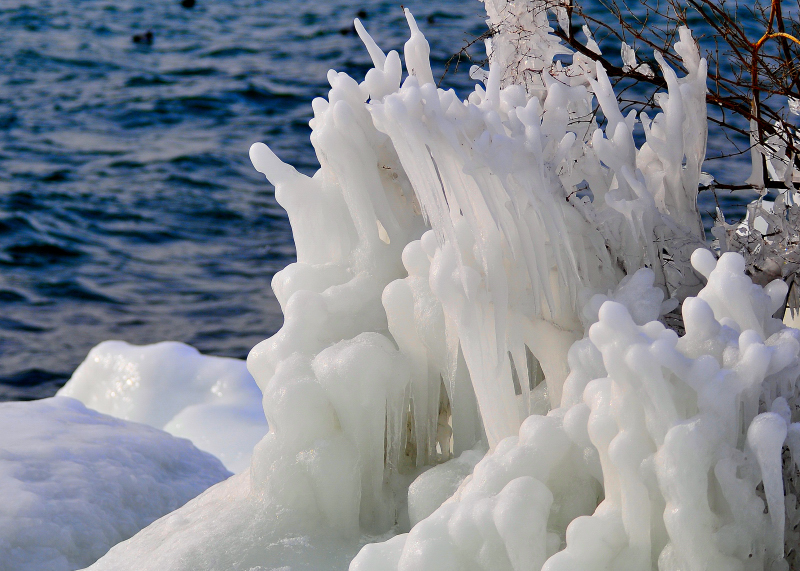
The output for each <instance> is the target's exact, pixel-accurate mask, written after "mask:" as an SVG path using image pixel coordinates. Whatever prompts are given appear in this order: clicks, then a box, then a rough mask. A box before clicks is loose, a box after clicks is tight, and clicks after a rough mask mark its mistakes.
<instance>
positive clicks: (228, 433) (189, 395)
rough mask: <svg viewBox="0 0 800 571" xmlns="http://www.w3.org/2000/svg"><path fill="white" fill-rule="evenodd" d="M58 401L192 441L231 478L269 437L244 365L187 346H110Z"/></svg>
mask: <svg viewBox="0 0 800 571" xmlns="http://www.w3.org/2000/svg"><path fill="white" fill-rule="evenodd" d="M58 395H60V396H67V397H72V398H75V399H78V400H79V401H81V402H82V403H83V404H85V405H86V406H88V407H90V408H92V409H94V410H97V411H100V412H102V413H105V414H110V415H111V416H116V417H118V418H122V419H124V420H132V421H134V422H141V423H144V424H148V425H150V426H154V427H155V428H160V429H161V430H164V431H166V432H169V433H170V434H172V435H173V436H178V437H180V438H188V439H189V440H191V441H192V443H193V444H194V445H195V446H197V447H198V448H200V449H201V450H205V451H206V452H210V453H211V454H214V455H215V456H216V457H217V458H219V459H220V460H222V462H223V463H224V464H225V466H226V467H227V468H228V469H229V470H230V471H232V472H241V471H242V470H245V469H247V467H248V466H250V454H251V453H252V451H253V447H254V446H255V445H256V443H258V441H259V440H261V438H262V437H263V436H264V435H265V434H266V433H267V430H268V427H267V421H266V419H265V418H264V409H263V408H262V406H261V392H260V391H259V390H258V386H257V385H256V383H255V381H254V380H253V377H252V376H251V375H250V373H248V372H247V367H246V366H245V363H244V361H241V360H238V359H227V358H223V357H210V356H206V355H201V354H200V353H198V351H197V349H195V348H193V347H190V346H188V345H184V344H183V343H175V342H163V343H156V344H155V345H146V346H143V347H139V346H135V345H130V344H128V343H125V342H124V341H105V342H103V343H101V344H100V345H98V346H97V347H95V348H93V349H92V350H91V351H90V352H89V355H87V357H86V359H85V360H84V362H83V363H81V364H80V366H79V367H78V368H77V369H76V370H75V373H73V375H72V378H71V379H70V380H69V381H68V382H67V384H66V385H64V387H63V388H62V389H61V390H59V391H58Z"/></svg>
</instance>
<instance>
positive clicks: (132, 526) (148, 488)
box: [0, 397, 230, 571]
mask: <svg viewBox="0 0 800 571" xmlns="http://www.w3.org/2000/svg"><path fill="white" fill-rule="evenodd" d="M0 434H2V437H0V498H2V502H0V554H2V555H0V569H2V570H4V571H68V570H72V569H78V568H81V567H84V566H86V565H89V564H91V563H92V562H93V561H95V560H96V559H97V558H99V557H100V556H101V555H103V554H104V553H105V552H106V551H107V550H108V549H109V548H110V547H111V546H112V545H114V544H116V543H118V542H119V541H122V540H124V539H127V538H128V537H131V536H132V535H133V534H135V533H136V532H137V531H139V530H140V529H142V528H144V527H145V526H147V525H149V524H150V523H151V522H152V521H154V520H155V519H157V518H159V517H161V516H162V515H164V514H166V513H169V512H171V511H173V510H175V509H177V508H179V507H180V506H181V505H183V504H184V503H186V502H187V501H188V500H190V499H191V498H193V497H195V496H196V495H197V494H199V493H200V492H202V491H203V490H205V489H206V488H208V487H209V486H211V485H212V484H216V483H217V482H219V481H220V480H223V479H225V478H227V477H228V476H229V475H230V474H229V473H228V472H227V471H226V470H225V469H224V467H223V466H222V464H220V462H219V461H218V460H217V459H216V458H214V457H213V456H211V455H209V454H206V453H204V452H201V451H199V450H197V449H196V448H195V447H194V446H192V445H191V443H190V442H188V441H186V440H182V439H178V438H174V437H172V436H170V435H168V434H165V433H164V432H161V431H159V430H155V429H153V428H150V427H148V426H143V425H141V424H137V423H133V422H126V421H123V420H119V419H115V418H111V417H109V416H106V415H104V414H100V413H97V412H94V411H92V410H89V409H87V408H86V407H84V406H83V405H82V404H81V403H80V402H78V401H76V400H74V399H70V398H64V397H55V398H51V399H44V400H40V401H33V402H14V403H2V404H0Z"/></svg>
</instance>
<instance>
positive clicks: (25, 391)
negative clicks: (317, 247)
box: [0, 0, 741, 400]
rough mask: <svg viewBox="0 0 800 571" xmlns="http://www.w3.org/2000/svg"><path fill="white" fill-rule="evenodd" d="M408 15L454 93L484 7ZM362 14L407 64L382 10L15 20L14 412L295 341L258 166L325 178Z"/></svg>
mask: <svg viewBox="0 0 800 571" xmlns="http://www.w3.org/2000/svg"><path fill="white" fill-rule="evenodd" d="M405 2H406V5H407V6H409V7H410V8H411V9H412V11H413V12H414V13H415V15H416V16H417V18H418V20H419V21H420V23H421V25H422V27H423V28H424V30H425V31H426V33H427V36H428V39H429V41H430V43H431V48H432V56H433V57H432V59H433V67H434V73H435V74H437V75H438V74H441V73H442V71H443V69H444V65H445V61H446V60H447V59H448V58H449V57H450V55H452V54H453V53H455V52H457V51H458V50H459V49H460V48H461V47H462V46H463V45H464V42H465V40H466V39H468V38H472V37H475V36H477V35H478V34H480V33H481V32H482V31H484V30H485V25H484V23H483V18H484V16H483V13H482V10H483V6H482V4H480V3H479V2H477V1H472V0H426V1H419V0H405ZM359 10H364V11H365V14H362V19H363V20H364V23H365V25H366V26H367V27H368V29H369V30H370V31H371V32H373V35H374V37H375V38H376V40H377V41H378V43H379V44H380V45H381V46H382V47H383V48H384V49H401V48H402V44H403V43H404V42H405V40H406V38H407V28H406V25H405V21H404V18H403V15H402V12H401V9H400V5H399V3H396V2H385V1H381V0H363V1H358V2H356V1H354V0H325V1H314V0H286V1H269V2H263V1H258V0H213V1H212V0H197V3H196V6H195V7H194V8H192V9H184V8H182V7H181V5H180V3H179V1H178V0H160V1H155V0H149V1H145V0H117V1H111V0H80V2H76V1H74V0H50V1H47V0H30V1H29V2H23V1H20V0H3V1H2V2H0V30H2V34H0V62H1V63H2V67H3V74H2V78H0V400H8V399H32V398H40V397H45V396H50V395H52V394H53V393H54V392H55V390H56V389H57V388H58V387H59V386H61V385H62V384H63V383H64V382H65V381H66V379H67V378H68V377H69V375H70V374H71V372H72V371H73V370H74V369H75V367H76V366H77V365H78V364H79V363H80V361H81V360H82V359H83V358H84V356H85V355H86V353H87V352H88V350H89V349H90V348H91V347H92V346H93V345H95V344H96V343H98V342H100V341H102V340H105V339H123V340H126V341H129V342H132V343H151V342H156V341H160V340H165V339H173V340H178V341H183V342H186V343H189V344H191V345H194V346H195V347H197V348H198V349H199V350H200V351H203V352H206V353H211V354H217V355H226V356H232V357H240V358H243V357H245V356H246V355H247V352H248V351H249V349H250V348H251V347H252V346H253V345H255V344H256V343H257V342H259V341H260V340H262V339H264V338H266V337H268V336H269V335H271V334H272V333H274V332H275V331H276V330H277V329H278V328H279V327H280V325H281V322H282V317H281V313H280V309H279V307H278V304H277V302H276V301H275V299H274V297H273V295H272V292H271V290H270V287H269V284H270V279H271V278H272V276H273V274H274V273H275V272H276V271H277V270H279V269H281V268H282V267H284V266H285V265H287V264H288V263H290V262H291V261H293V259H294V246H293V243H292V237H291V231H290V227H289V224H288V221H287V218H286V216H285V215H284V212H283V211H282V210H281V209H280V207H278V205H277V204H276V203H275V200H274V197H273V191H272V188H271V187H270V186H269V185H268V183H267V182H266V181H265V180H264V179H263V177H262V176H261V175H260V174H258V173H256V172H255V171H254V170H253V168H252V166H251V165H250V162H249V160H248V156H247V151H248V148H249V146H250V144H251V143H253V142H255V141H260V140H261V141H266V142H268V143H269V144H270V145H271V147H272V148H273V149H274V150H275V151H276V152H277V153H278V154H279V156H281V157H282V158H283V159H284V160H286V161H287V162H290V163H291V164H293V165H295V166H297V167H298V168H299V169H300V170H302V171H304V172H307V173H311V172H313V171H314V170H315V168H316V165H317V163H316V159H315V157H314V154H313V150H312V148H311V145H310V143H309V142H308V137H309V134H310V130H309V127H308V120H309V119H310V118H311V106H310V102H311V100H312V99H313V98H314V97H317V96H320V95H325V94H326V93H327V89H328V87H327V84H326V82H325V77H326V72H327V70H328V69H330V68H335V69H337V70H339V71H346V72H348V73H351V74H352V75H354V77H356V78H361V77H362V76H363V74H364V73H365V71H366V70H367V69H368V62H369V59H368V56H367V54H366V51H365V50H364V49H363V48H362V47H361V45H360V42H359V40H358V38H357V37H356V36H355V35H354V34H353V33H352V29H351V26H352V19H353V18H354V17H355V16H356V15H357V13H358V11H359ZM148 30H150V31H152V38H153V41H152V44H149V45H148V44H146V43H142V42H140V43H135V42H134V41H133V40H132V36H134V35H136V34H139V35H143V34H145V32H147V31H148ZM467 67H468V66H462V68H461V70H460V71H459V72H458V73H457V74H455V75H450V76H449V77H447V78H446V79H445V84H446V85H447V86H449V87H454V88H455V89H456V90H457V91H458V92H459V93H462V94H465V93H466V92H467V90H468V89H469V87H470V85H471V81H470V80H469V79H468V77H467V75H466V71H467ZM712 147H713V144H712ZM740 166H741V164H740ZM712 171H713V169H712ZM723 178H724V177H723ZM736 200H738V199H734V201H736ZM739 202H741V201H739ZM707 206H708V208H709V209H710V208H712V207H711V206H709V205H708V204H707Z"/></svg>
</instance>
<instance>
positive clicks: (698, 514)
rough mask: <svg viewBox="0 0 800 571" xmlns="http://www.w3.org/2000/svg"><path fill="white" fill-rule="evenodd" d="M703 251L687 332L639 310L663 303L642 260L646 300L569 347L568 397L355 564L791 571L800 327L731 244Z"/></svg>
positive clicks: (610, 307)
mask: <svg viewBox="0 0 800 571" xmlns="http://www.w3.org/2000/svg"><path fill="white" fill-rule="evenodd" d="M694 262H695V267H696V268H697V269H698V271H700V272H701V273H703V274H704V275H706V277H707V279H708V285H707V286H706V287H705V288H704V289H703V290H702V291H701V292H700V293H699V295H698V296H697V297H691V298H687V299H686V301H685V302H684V306H683V313H684V320H685V324H686V335H685V336H684V337H680V338H679V337H678V336H677V335H676V334H675V333H674V332H673V331H671V330H669V329H666V328H665V327H664V325H662V324H661V323H659V322H658V321H649V322H647V323H641V324H638V325H637V323H636V321H634V319H633V317H632V315H631V310H633V311H634V312H636V311H639V312H641V310H642V305H641V299H647V298H650V299H651V304H650V305H651V307H650V311H651V312H652V315H657V312H658V307H659V304H660V303H661V300H660V295H659V294H660V292H659V291H658V290H655V289H654V288H652V285H650V286H649V288H648V286H647V285H646V282H647V281H650V284H652V275H650V276H648V275H647V274H648V273H650V274H652V273H651V272H649V271H648V270H640V272H637V275H635V276H634V277H633V280H634V281H638V282H639V283H640V285H641V284H645V287H644V288H641V289H640V291H641V292H642V293H643V294H644V295H643V296H642V298H640V299H638V300H637V299H635V298H632V297H630V296H624V295H619V292H618V293H617V295H616V296H615V297H617V298H619V299H621V300H622V301H623V303H625V302H627V303H625V304H623V303H619V302H615V301H611V300H608V301H605V302H604V303H603V304H602V306H601V307H600V309H599V312H598V321H597V322H596V323H594V324H593V325H592V326H591V327H590V328H589V335H588V337H587V338H586V339H584V340H582V341H580V342H578V343H576V344H575V345H573V347H572V349H571V350H570V365H571V372H570V376H569V377H568V379H567V381H566V383H565V393H564V395H565V398H564V402H563V403H562V406H561V407H559V408H556V409H554V410H553V411H551V412H550V413H549V414H548V415H547V416H539V415H534V416H530V417H529V418H528V419H527V420H525V422H524V423H523V424H522V427H521V428H520V432H519V436H512V437H509V438H506V439H504V440H503V441H501V442H500V443H499V444H498V445H497V446H496V447H495V448H494V450H492V451H491V452H490V453H489V454H488V455H487V456H486V458H484V459H483V460H482V461H481V462H480V463H479V464H478V465H477V466H476V467H475V470H474V473H473V475H472V477H471V479H469V480H468V481H467V482H466V483H465V485H464V486H462V487H461V489H459V491H458V492H457V493H456V495H455V496H454V497H453V498H452V499H451V500H449V501H448V502H446V503H445V504H444V505H442V506H441V507H440V508H439V509H438V510H436V511H435V512H434V513H433V514H432V515H431V516H430V517H428V518H427V519H425V520H423V521H421V522H419V523H418V524H417V525H416V526H415V527H414V528H413V529H412V530H411V532H410V533H409V534H408V535H407V536H398V537H395V538H393V539H392V540H390V541H388V542H386V543H384V544H375V545H370V546H367V547H365V548H364V549H362V551H361V552H360V554H359V555H358V557H357V558H356V559H355V560H354V561H353V564H352V565H351V567H350V569H351V571H367V570H369V571H377V570H381V571H386V570H388V569H398V570H404V571H405V570H411V569H414V570H415V571H417V570H425V569H431V570H434V569H435V570H443V569H453V570H456V569H487V570H489V569H492V570H500V569H508V570H514V571H519V570H521V569H540V568H541V569H542V570H545V571H557V570H564V571H572V570H574V569H587V568H600V569H642V570H644V569H655V568H658V569H659V570H662V571H664V570H675V571H677V570H680V569H693V568H698V569H719V570H720V571H722V570H729V569H753V570H755V569H788V568H789V567H788V565H787V563H786V561H784V559H783V557H784V541H785V538H786V536H785V530H793V529H794V526H796V525H797V520H798V518H797V516H796V515H793V516H792V517H791V518H789V519H787V517H786V513H787V511H786V510H789V513H790V514H795V513H796V509H797V505H796V502H797V500H796V498H795V497H794V496H793V495H791V494H790V495H786V496H785V497H784V494H785V492H784V486H783V479H782V478H783V476H782V473H783V469H784V468H783V464H784V458H783V452H782V449H783V446H784V445H785V442H786V438H787V434H789V433H794V432H795V431H800V423H797V424H792V420H793V418H792V413H791V411H792V410H796V408H797V404H796V402H795V401H796V399H797V377H798V373H799V372H800V331H798V330H796V329H789V328H785V327H784V326H783V325H782V323H781V322H780V320H777V319H774V318H772V317H771V315H772V313H773V312H774V311H775V310H776V309H777V307H778V306H779V304H780V303H781V302H782V300H783V295H785V293H786V287H785V285H784V284H783V282H782V281H776V282H773V283H772V284H770V287H768V288H767V289H766V291H765V290H762V288H761V287H759V286H755V285H753V284H752V282H751V281H750V279H749V278H748V277H747V276H746V275H745V273H744V260H743V259H742V257H741V256H739V255H738V254H732V253H728V254H725V255H724V256H723V257H722V258H721V259H720V260H719V262H716V261H715V260H714V258H713V256H712V255H711V254H710V253H709V252H708V251H705V250H700V251H698V252H697V253H696V255H695V257H694ZM639 274H642V275H641V276H639ZM624 287H625V285H623V286H622V287H621V288H620V289H622V288H624ZM647 289H649V290H650V292H648V291H647ZM799 433H800V432H799ZM789 462H790V463H792V465H793V466H795V464H794V462H796V458H795V457H794V456H792V457H791V459H790V460H789ZM792 469H795V468H792ZM759 484H763V492H760V491H759ZM765 508H767V509H765ZM792 546H794V544H793V543H792V544H790V546H789V547H792Z"/></svg>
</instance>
